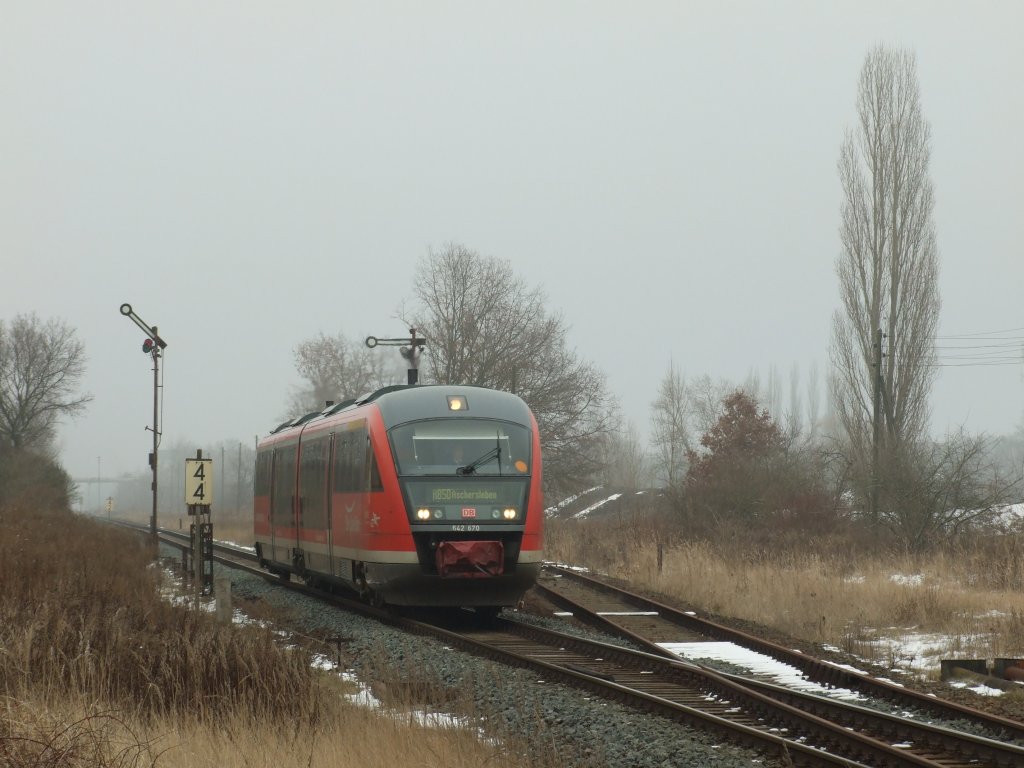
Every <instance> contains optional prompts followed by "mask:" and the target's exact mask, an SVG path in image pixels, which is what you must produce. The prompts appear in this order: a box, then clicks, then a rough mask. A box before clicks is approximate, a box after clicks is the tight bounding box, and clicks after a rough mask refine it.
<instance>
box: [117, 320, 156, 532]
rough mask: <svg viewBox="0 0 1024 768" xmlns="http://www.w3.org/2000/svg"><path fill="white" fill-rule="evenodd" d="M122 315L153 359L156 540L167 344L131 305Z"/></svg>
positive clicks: (152, 459) (153, 518)
mask: <svg viewBox="0 0 1024 768" xmlns="http://www.w3.org/2000/svg"><path fill="white" fill-rule="evenodd" d="M121 314H122V315H124V316H125V317H127V318H128V319H129V320H131V321H132V322H133V323H135V324H136V325H137V326H139V328H141V329H142V331H143V333H145V334H146V340H145V341H143V342H142V351H143V353H145V354H147V355H149V356H150V357H152V358H153V452H152V453H151V454H149V466H150V467H151V468H152V470H153V484H152V488H153V512H152V514H151V515H150V518H149V533H150V535H151V536H152V537H153V538H154V539H155V538H156V498H157V452H158V450H159V448H160V357H161V353H162V350H164V349H165V348H166V347H167V342H166V341H164V340H163V339H161V338H160V334H159V333H157V330H156V326H155V325H154V326H152V327H151V326H148V325H146V324H145V323H144V322H143V321H142V318H141V317H139V316H138V315H137V314H135V312H134V311H133V310H132V305H131V304H122V305H121ZM147 429H148V427H147Z"/></svg>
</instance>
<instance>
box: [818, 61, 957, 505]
mask: <svg viewBox="0 0 1024 768" xmlns="http://www.w3.org/2000/svg"><path fill="white" fill-rule="evenodd" d="M857 112H858V118H859V124H858V128H857V130H855V131H850V132H848V134H847V136H846V138H845V140H844V142H843V146H842V151H841V153H840V159H839V176H840V180H841V182H842V187H843V193H844V197H843V203H842V215H841V224H840V240H841V243H842V253H841V255H840V257H839V259H838V262H837V271H838V274H839V286H840V295H841V299H842V309H841V310H839V311H837V312H836V315H835V317H834V320H833V334H832V338H833V342H832V362H833V365H834V375H833V376H832V379H831V381H832V396H833V401H834V405H835V408H836V412H837V414H838V416H839V420H840V423H841V424H842V426H843V428H844V430H845V432H846V436H847V439H848V443H849V446H850V448H851V451H852V456H851V458H852V460H853V464H854V466H855V468H857V469H858V470H859V471H858V474H859V475H860V477H861V483H860V484H861V491H862V492H863V493H864V495H865V496H866V497H870V494H869V493H868V491H869V486H871V485H872V482H873V481H872V475H874V476H875V477H874V482H875V483H877V481H878V476H877V461H876V460H875V459H874V456H875V455H877V454H873V449H874V447H875V444H876V434H877V433H876V431H875V425H876V422H875V421H874V419H875V418H881V417H883V416H884V423H885V426H886V429H885V445H886V451H888V452H893V451H897V452H898V451H899V450H901V447H902V446H906V447H909V446H911V445H912V444H913V443H914V442H915V441H916V440H918V439H919V438H920V436H921V435H922V433H923V431H924V429H925V428H926V426H927V418H928V396H929V393H930V391H931V385H932V382H933V379H934V371H935V369H934V367H933V365H932V363H933V359H934V337H935V330H936V326H937V323H938V314H939V293H938V269H939V268H938V255H937V248H936V242H935V229H934V225H933V223H932V209H933V207H934V200H933V196H932V186H931V181H930V180H929V175H928V164H929V159H930V155H931V150H930V130H929V127H928V124H927V122H926V121H925V119H924V117H923V115H922V113H921V99H920V93H919V88H918V82H917V69H916V64H915V60H914V57H913V55H912V54H910V53H906V52H896V51H892V50H889V49H886V48H883V47H879V48H876V49H875V50H873V51H872V52H871V53H869V54H868V56H867V58H866V60H865V63H864V67H863V69H862V70H861V75H860V82H859V86H858V92H857ZM876 329H880V330H881V331H882V332H883V333H884V340H883V346H882V350H881V351H882V352H884V357H883V361H882V366H881V376H880V390H879V400H878V401H877V402H880V404H881V409H880V411H878V413H879V414H880V415H879V416H876V406H875V404H876V399H875V389H874V388H875V386H876V380H875V377H876V374H877V373H878V371H876V367H875V365H874V360H875V350H874V345H875V343H876Z"/></svg>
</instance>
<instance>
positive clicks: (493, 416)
mask: <svg viewBox="0 0 1024 768" xmlns="http://www.w3.org/2000/svg"><path fill="white" fill-rule="evenodd" d="M254 530H255V535H256V552H257V555H258V556H259V559H260V563H261V565H263V566H264V567H265V568H268V569H269V570H271V571H272V572H274V573H278V574H280V575H281V576H290V575H291V574H296V575H299V576H301V577H303V578H305V579H307V580H311V581H316V582H320V583H325V584H337V585H344V586H347V587H351V588H352V589H354V590H356V591H358V592H360V593H362V594H364V595H365V596H367V597H368V598H370V599H372V600H374V601H378V602H386V603H389V604H392V605H408V606H476V607H489V608H497V607H501V606H508V605H514V604H515V603H516V602H517V601H518V600H519V599H520V597H521V596H522V594H523V593H524V592H525V591H526V590H527V589H529V588H530V586H531V585H532V584H533V583H534V581H536V579H537V575H538V574H539V572H540V566H541V560H542V546H543V503H542V497H541V451H540V441H539V438H538V435H537V422H536V420H535V419H534V417H533V414H532V413H531V412H530V409H529V408H528V407H527V405H526V403H524V402H523V401H522V400H521V399H520V398H519V397H517V396H515V395H512V394H509V393H507V392H499V391H496V390H491V389H485V388H482V387H469V386H441V385H437V386H396V387H386V388H384V389H381V390H378V391H377V392H374V393H373V394H370V395H367V396H364V397H363V398H360V399H359V400H356V401H350V402H346V403H340V404H338V405H336V406H332V407H329V408H327V409H325V410H324V411H322V412H319V413H312V414H308V415H307V416H304V417H302V418H301V419H297V420H295V421H294V422H289V423H286V424H284V425H282V426H281V427H279V428H278V429H276V430H274V432H273V433H271V434H270V435H269V436H267V437H265V438H264V439H262V440H260V441H259V443H258V445H257V450H256V475H255V500H254Z"/></svg>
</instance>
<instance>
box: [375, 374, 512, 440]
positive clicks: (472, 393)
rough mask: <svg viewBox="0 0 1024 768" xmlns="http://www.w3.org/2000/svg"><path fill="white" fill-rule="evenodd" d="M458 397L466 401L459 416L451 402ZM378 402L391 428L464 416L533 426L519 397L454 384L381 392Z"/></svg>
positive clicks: (419, 386) (388, 426)
mask: <svg viewBox="0 0 1024 768" xmlns="http://www.w3.org/2000/svg"><path fill="white" fill-rule="evenodd" d="M375 394H376V393H375ZM458 396H460V397H461V398H463V403H464V405H463V406H462V408H461V409H460V410H459V412H458V413H457V414H456V413H455V412H453V409H452V408H451V406H450V403H451V398H452V397H458ZM374 400H375V402H376V403H377V405H378V407H379V408H380V413H381V417H382V418H383V419H384V426H385V427H387V428H388V429H390V428H391V427H394V426H396V425H398V424H404V423H405V422H407V421H416V420H419V419H434V418H451V417H453V416H462V415H464V416H465V418H467V419H472V418H485V419H501V420H503V421H511V422H515V423H516V424H522V425H523V426H526V427H530V426H532V421H531V419H530V409H529V407H527V405H526V403H524V402H523V400H522V399H521V398H520V397H519V396H518V395H513V394H512V393H511V392H502V391H500V390H496V389H488V388H486V387H474V386H468V385H451V384H424V385H417V386H413V387H409V386H404V387H399V388H388V391H383V390H381V391H380V394H379V395H377V397H375V398H374Z"/></svg>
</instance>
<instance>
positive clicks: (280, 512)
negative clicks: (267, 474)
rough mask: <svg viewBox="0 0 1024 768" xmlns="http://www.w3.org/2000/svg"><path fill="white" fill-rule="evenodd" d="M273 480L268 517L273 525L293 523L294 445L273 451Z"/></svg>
mask: <svg viewBox="0 0 1024 768" xmlns="http://www.w3.org/2000/svg"><path fill="white" fill-rule="evenodd" d="M273 476H274V481H273V483H274V484H273V492H272V498H271V503H270V518H271V520H273V522H274V525H285V526H288V525H293V524H294V520H295V518H294V515H293V511H292V499H293V498H294V497H295V446H290V447H288V448H280V449H278V450H276V451H274V473H273Z"/></svg>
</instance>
